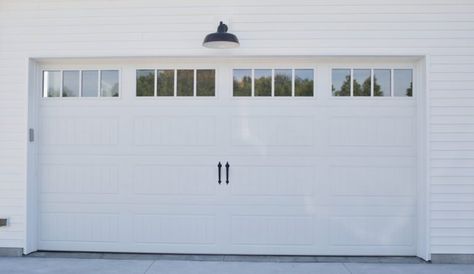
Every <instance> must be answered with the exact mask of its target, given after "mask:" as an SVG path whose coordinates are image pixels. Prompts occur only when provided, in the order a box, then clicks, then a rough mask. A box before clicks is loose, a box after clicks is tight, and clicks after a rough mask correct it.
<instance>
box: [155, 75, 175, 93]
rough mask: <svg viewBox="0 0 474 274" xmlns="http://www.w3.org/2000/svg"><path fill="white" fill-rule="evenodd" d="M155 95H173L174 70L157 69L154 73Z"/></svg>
mask: <svg viewBox="0 0 474 274" xmlns="http://www.w3.org/2000/svg"><path fill="white" fill-rule="evenodd" d="M156 95H157V96H173V95H174V70H172V69H168V70H158V71H157V75H156Z"/></svg>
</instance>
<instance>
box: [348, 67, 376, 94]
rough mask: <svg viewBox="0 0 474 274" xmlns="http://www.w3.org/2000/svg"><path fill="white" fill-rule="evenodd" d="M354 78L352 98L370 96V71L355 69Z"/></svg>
mask: <svg viewBox="0 0 474 274" xmlns="http://www.w3.org/2000/svg"><path fill="white" fill-rule="evenodd" d="M353 77H354V86H353V89H354V96H370V86H371V82H372V81H371V79H370V69H355V70H354V72H353Z"/></svg>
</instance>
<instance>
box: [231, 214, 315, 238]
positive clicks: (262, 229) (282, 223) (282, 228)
mask: <svg viewBox="0 0 474 274" xmlns="http://www.w3.org/2000/svg"><path fill="white" fill-rule="evenodd" d="M313 227H314V224H313V218H312V217H311V216H304V215H303V216H298V215H291V216H282V215H277V216H275V215H247V216H246V215H233V216H231V228H232V230H231V244H232V245H254V246H258V245H261V246H267V245H290V246H298V245H312V244H314V239H313V238H314V237H313V233H312V231H313V229H312V228H313Z"/></svg>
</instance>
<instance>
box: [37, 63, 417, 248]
mask: <svg viewBox="0 0 474 274" xmlns="http://www.w3.org/2000/svg"><path fill="white" fill-rule="evenodd" d="M411 69H412V66H410V64H404V63H394V62H390V63H384V62H377V63H371V64H362V63H360V62H350V63H337V60H331V61H324V62H323V61H318V62H316V61H314V62H310V61H306V62H296V61H295V62H288V61H285V62H283V61H282V62H278V61H272V62H268V61H262V62H257V61H252V60H245V61H242V62H236V61H230V60H226V61H221V62H220V61H218V60H212V61H207V62H199V61H196V62H187V63H182V61H176V62H173V63H172V62H169V61H168V62H166V61H162V60H161V61H156V62H151V61H148V62H146V63H144V62H142V63H140V62H138V61H137V62H134V61H130V60H128V61H120V60H117V61H116V62H113V61H109V63H108V64H104V65H94V66H92V65H90V64H86V65H84V64H83V65H74V64H69V65H68V64H62V65H47V66H45V67H44V72H43V82H44V83H43V97H42V98H39V105H40V108H39V109H40V110H39V112H40V113H39V115H40V116H39V117H40V118H39V120H40V123H39V128H38V143H39V181H40V190H39V201H40V204H39V216H40V217H39V249H41V250H70V251H114V252H115V251H116V252H159V253H207V254H300V255H303V254H308V255H414V254H415V246H416V238H415V231H416V170H417V169H416V162H417V161H416V151H417V150H416V116H417V114H416V110H417V109H416V91H415V92H413V91H412V85H411V84H410V82H411V81H412V72H414V71H412V70H411ZM412 93H414V95H415V96H412ZM407 95H408V96H407ZM116 96H118V97H116ZM219 162H220V163H221V164H222V167H221V168H220V173H221V183H220V184H219V183H218V175H219V168H218V163H219ZM226 163H228V164H229V167H228V172H227V168H226V166H225V165H226ZM227 177H228V180H229V182H228V183H227V182H226V180H227Z"/></svg>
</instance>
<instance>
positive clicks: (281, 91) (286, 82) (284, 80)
mask: <svg viewBox="0 0 474 274" xmlns="http://www.w3.org/2000/svg"><path fill="white" fill-rule="evenodd" d="M291 82H292V73H291V69H276V70H275V96H291Z"/></svg>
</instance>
